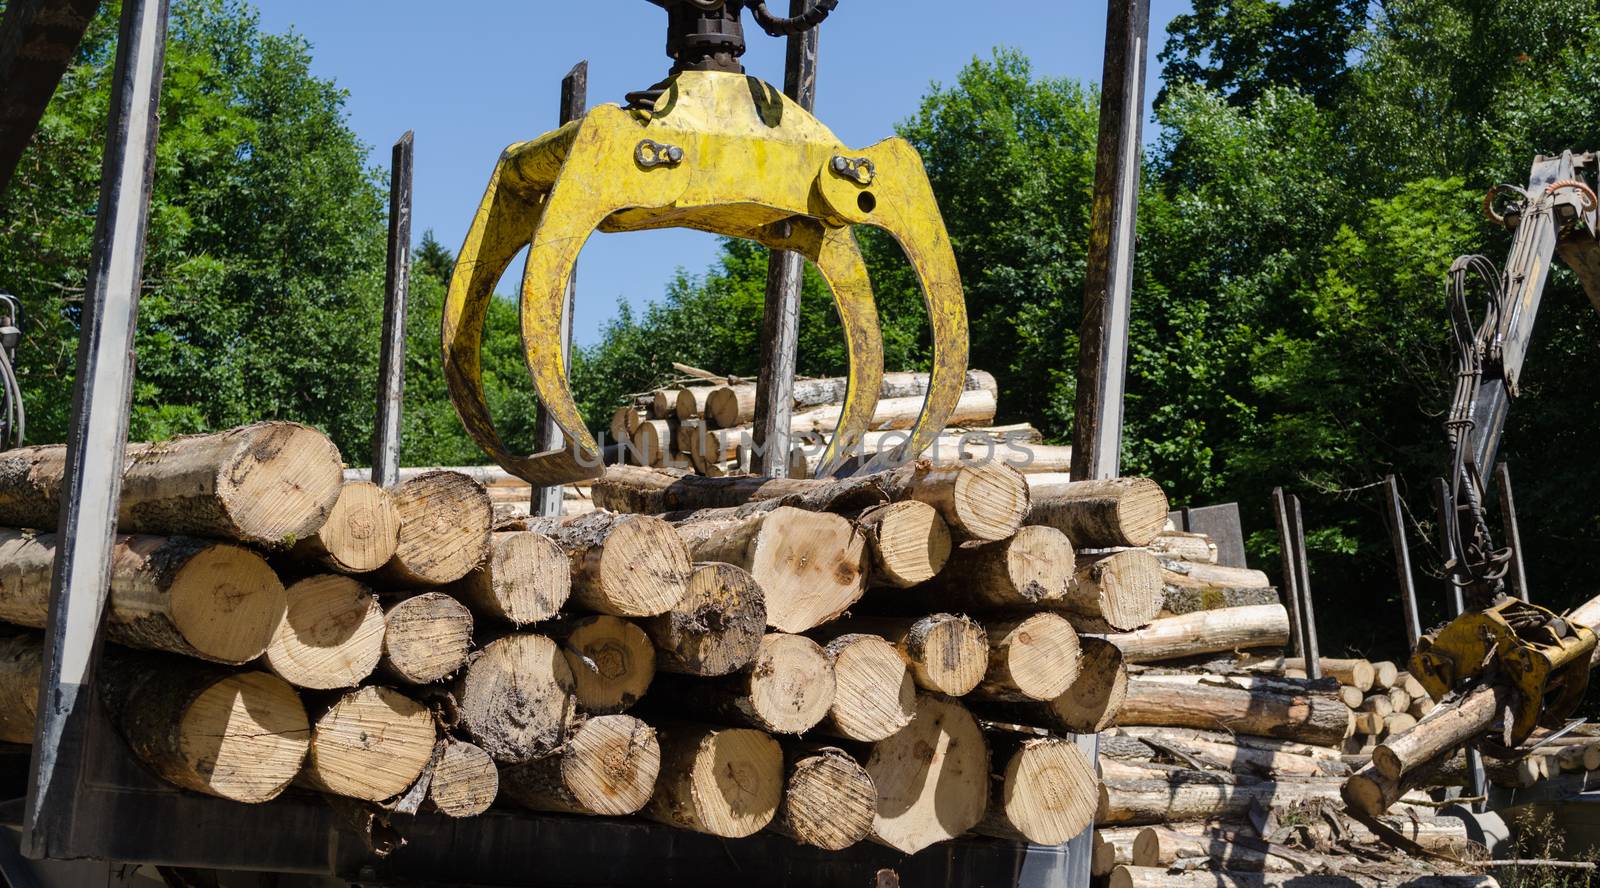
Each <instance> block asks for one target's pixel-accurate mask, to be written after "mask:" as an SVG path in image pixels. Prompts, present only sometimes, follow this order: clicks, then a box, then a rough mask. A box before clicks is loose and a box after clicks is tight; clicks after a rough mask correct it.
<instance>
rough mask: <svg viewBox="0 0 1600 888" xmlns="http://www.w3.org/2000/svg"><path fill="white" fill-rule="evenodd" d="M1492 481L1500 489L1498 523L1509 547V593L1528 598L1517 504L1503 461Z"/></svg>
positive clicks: (1509, 471)
mask: <svg viewBox="0 0 1600 888" xmlns="http://www.w3.org/2000/svg"><path fill="white" fill-rule="evenodd" d="M1494 483H1495V486H1496V487H1498V488H1499V489H1500V524H1501V526H1502V528H1503V529H1504V531H1505V534H1506V545H1508V546H1510V547H1511V570H1510V571H1509V573H1510V575H1511V594H1513V595H1515V596H1517V597H1518V598H1520V599H1522V600H1523V601H1527V600H1529V599H1528V575H1527V573H1526V572H1525V571H1524V570H1523V560H1522V531H1521V530H1520V529H1518V527H1517V504H1516V501H1515V500H1513V499H1512V498H1511V469H1510V467H1509V466H1507V465H1506V464H1505V463H1500V464H1499V465H1497V466H1495V468H1494Z"/></svg>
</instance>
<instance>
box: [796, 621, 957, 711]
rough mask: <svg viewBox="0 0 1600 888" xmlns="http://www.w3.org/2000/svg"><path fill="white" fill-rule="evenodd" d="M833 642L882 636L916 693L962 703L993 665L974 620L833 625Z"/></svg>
mask: <svg viewBox="0 0 1600 888" xmlns="http://www.w3.org/2000/svg"><path fill="white" fill-rule="evenodd" d="M826 631H827V632H828V633H829V635H830V637H837V635H842V634H851V633H863V632H864V633H867V634H870V635H881V636H883V637H884V638H886V639H888V640H889V642H890V643H892V644H893V645H894V646H895V647H896V648H897V649H899V651H900V655H901V656H902V657H904V658H905V661H906V664H907V665H908V666H910V667H911V677H912V678H913V680H915V681H916V683H917V687H919V688H922V689H924V690H928V691H934V692H936V693H940V694H948V695H949V696H952V697H960V696H962V695H963V694H966V693H967V692H969V691H971V690H972V689H973V688H975V687H977V686H978V682H980V681H982V680H983V676H984V673H985V672H987V671H988V665H989V637H988V635H987V633H985V632H984V629H983V627H982V626H980V625H978V623H977V621H975V620H973V619H972V618H970V617H966V616H958V615H955V614H929V615H928V616H925V617H854V618H851V619H849V620H841V621H839V622H837V623H834V624H832V625H830V626H829V627H828V628H827V630H826Z"/></svg>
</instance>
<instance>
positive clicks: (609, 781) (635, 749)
mask: <svg viewBox="0 0 1600 888" xmlns="http://www.w3.org/2000/svg"><path fill="white" fill-rule="evenodd" d="M660 768H661V747H660V745H659V744H658V743H657V742H656V732H655V729H653V728H651V727H650V726H649V725H647V724H645V723H644V722H642V721H640V720H638V719H636V718H633V717H631V716H626V715H604V716H600V717H597V718H591V719H588V720H587V721H585V722H584V723H583V726H582V727H581V728H579V729H578V732H577V733H576V734H575V735H574V736H573V738H572V742H571V744H570V745H569V746H568V749H567V751H566V752H565V753H563V755H562V757H561V775H562V781H563V782H564V783H565V784H566V786H567V788H568V789H569V790H570V791H571V793H572V795H573V798H574V799H575V800H577V802H578V803H579V804H580V805H582V806H583V808H584V809H586V810H588V811H590V812H592V813H594V814H601V815H608V816H622V815H625V814H632V813H634V812H636V811H638V810H639V809H640V808H643V807H644V806H645V803H646V802H648V801H650V794H651V792H652V791H653V790H654V789H655V785H656V775H657V773H658V772H659V771H660Z"/></svg>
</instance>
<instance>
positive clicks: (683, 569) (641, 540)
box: [575, 515, 692, 617]
mask: <svg viewBox="0 0 1600 888" xmlns="http://www.w3.org/2000/svg"><path fill="white" fill-rule="evenodd" d="M691 569H692V568H691V565H690V562H689V550H688V548H687V547H686V546H684V544H683V541H682V540H680V539H678V535H677V534H676V533H674V532H673V530H672V525H670V524H668V523H666V522H665V521H662V520H661V519H659V518H653V517H650V516H648V515H635V516H631V517H629V518H627V519H624V520H622V521H620V522H619V523H618V524H617V526H616V528H615V529H614V530H613V531H612V532H611V533H610V534H609V535H608V536H607V537H606V540H605V545H604V546H603V547H602V548H601V550H600V556H599V565H598V571H597V572H596V573H595V574H594V576H593V578H592V582H590V583H589V584H587V586H586V587H585V588H580V589H578V590H575V591H577V592H578V593H579V597H580V599H582V600H583V601H584V603H585V604H586V605H588V606H589V607H591V608H593V609H595V610H598V611H601V612H602V613H609V614H612V615H614V616H619V617H653V616H655V615H657V614H664V613H666V612H667V611H669V610H672V608H673V607H675V606H676V605H677V604H678V602H679V601H681V600H682V599H683V595H684V592H685V590H687V588H688V585H689V573H690V571H691ZM596 597H600V598H602V599H603V600H598V601H597V600H595V598H596Z"/></svg>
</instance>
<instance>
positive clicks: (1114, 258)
mask: <svg viewBox="0 0 1600 888" xmlns="http://www.w3.org/2000/svg"><path fill="white" fill-rule="evenodd" d="M1149 38H1150V0H1111V2H1110V3H1109V4H1108V7H1107V10H1106V56H1105V68H1104V69H1103V71H1102V75H1101V79H1100V134H1099V141H1098V143H1097V147H1096V150H1095V169H1094V211H1093V214H1092V219H1091V225H1090V229H1089V270H1088V274H1087V276H1086V279H1085V281H1084V287H1083V320H1082V325H1081V327H1080V331H1079V335H1078V398H1077V403H1076V404H1075V405H1074V419H1073V422H1074V429H1073V441H1072V444H1073V449H1072V476H1073V477H1074V478H1115V477H1116V476H1117V475H1118V474H1119V473H1120V472H1121V459H1122V393H1123V385H1124V382H1125V378H1126V376H1127V367H1128V317H1129V311H1130V306H1131V305H1132V302H1133V250H1134V237H1133V235H1134V222H1135V219H1136V217H1137V215H1138V210H1139V171H1140V163H1139V148H1140V133H1141V132H1142V130H1143V124H1144V81H1145V64H1146V55H1147V54H1148V47H1149ZM1078 745H1079V747H1080V748H1081V749H1083V751H1084V753H1085V755H1087V756H1088V757H1089V761H1090V762H1094V761H1095V760H1096V759H1097V758H1098V757H1099V753H1100V737H1099V735H1098V734H1090V735H1086V736H1083V737H1079V738H1078ZM1093 851H1094V829H1093V827H1090V828H1087V829H1085V830H1084V831H1083V832H1082V833H1080V834H1078V835H1077V836H1076V837H1075V838H1073V839H1072V840H1071V841H1070V842H1069V843H1068V844H1067V860H1066V873H1065V879H1064V885H1065V886H1066V888H1087V886H1088V885H1089V869H1090V858H1091V857H1092V856H1093Z"/></svg>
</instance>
